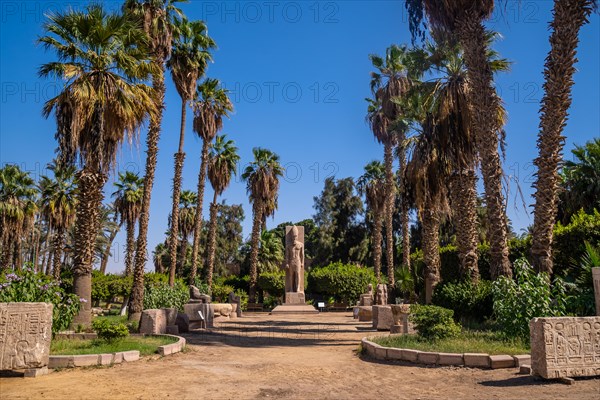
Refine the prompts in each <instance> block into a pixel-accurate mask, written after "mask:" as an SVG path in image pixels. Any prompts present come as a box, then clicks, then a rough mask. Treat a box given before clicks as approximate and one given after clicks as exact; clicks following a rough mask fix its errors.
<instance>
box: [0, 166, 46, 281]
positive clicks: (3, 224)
mask: <svg viewBox="0 0 600 400" xmlns="http://www.w3.org/2000/svg"><path fill="white" fill-rule="evenodd" d="M36 196H37V190H36V188H35V185H34V182H33V179H31V177H30V176H29V174H28V173H27V172H23V171H21V169H20V168H19V167H18V166H17V165H10V164H8V165H6V166H4V167H2V168H0V245H1V246H2V255H3V256H4V257H2V260H1V264H0V272H6V271H8V270H9V269H10V268H11V267H15V260H14V259H15V249H16V250H17V251H19V245H18V244H19V243H20V242H21V239H22V238H23V236H25V235H26V234H27V232H28V231H29V228H30V227H31V225H32V224H33V220H34V217H35V212H36V209H37V207H36V205H35V197H36ZM17 258H18V257H17ZM16 268H17V269H20V265H19V264H18V262H17V265H16Z"/></svg>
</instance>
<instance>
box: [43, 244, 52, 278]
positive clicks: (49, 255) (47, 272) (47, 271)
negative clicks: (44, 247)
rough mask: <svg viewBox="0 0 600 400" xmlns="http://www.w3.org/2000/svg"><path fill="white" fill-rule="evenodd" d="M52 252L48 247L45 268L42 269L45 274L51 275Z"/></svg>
mask: <svg viewBox="0 0 600 400" xmlns="http://www.w3.org/2000/svg"><path fill="white" fill-rule="evenodd" d="M52 254H53V253H51V252H50V249H48V257H47V262H46V269H45V271H44V274H45V275H47V276H51V275H52Z"/></svg>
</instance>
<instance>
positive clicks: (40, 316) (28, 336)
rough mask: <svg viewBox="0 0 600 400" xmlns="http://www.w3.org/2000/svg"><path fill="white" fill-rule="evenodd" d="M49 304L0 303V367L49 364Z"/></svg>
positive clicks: (50, 316) (10, 367)
mask: <svg viewBox="0 0 600 400" xmlns="http://www.w3.org/2000/svg"><path fill="white" fill-rule="evenodd" d="M52 307H53V306H52V304H49V303H0V370H15V369H29V368H43V367H46V366H48V358H49V356H50V340H51V339H52Z"/></svg>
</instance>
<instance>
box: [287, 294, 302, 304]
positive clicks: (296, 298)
mask: <svg viewBox="0 0 600 400" xmlns="http://www.w3.org/2000/svg"><path fill="white" fill-rule="evenodd" d="M285 304H306V301H305V300H304V293H298V292H286V293H285Z"/></svg>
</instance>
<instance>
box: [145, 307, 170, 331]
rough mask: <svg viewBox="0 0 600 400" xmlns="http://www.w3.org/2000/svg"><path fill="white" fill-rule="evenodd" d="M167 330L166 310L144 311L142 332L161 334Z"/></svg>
mask: <svg viewBox="0 0 600 400" xmlns="http://www.w3.org/2000/svg"><path fill="white" fill-rule="evenodd" d="M166 332H167V318H166V312H165V311H164V310H158V309H150V310H144V311H142V318H141V319H140V333H144V334H147V335H160V334H163V333H166Z"/></svg>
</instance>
